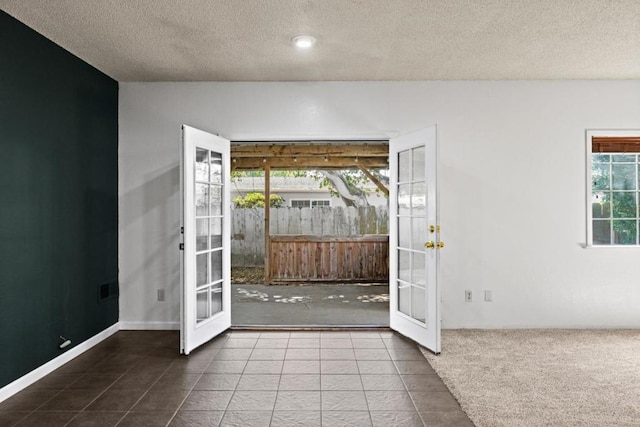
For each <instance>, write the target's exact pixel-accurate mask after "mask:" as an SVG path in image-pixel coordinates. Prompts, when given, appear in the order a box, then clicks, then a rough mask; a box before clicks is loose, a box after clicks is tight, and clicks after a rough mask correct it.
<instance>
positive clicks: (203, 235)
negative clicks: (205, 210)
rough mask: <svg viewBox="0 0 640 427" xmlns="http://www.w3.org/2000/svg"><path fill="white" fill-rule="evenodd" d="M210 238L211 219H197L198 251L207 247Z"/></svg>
mask: <svg viewBox="0 0 640 427" xmlns="http://www.w3.org/2000/svg"><path fill="white" fill-rule="evenodd" d="M208 240H209V220H208V219H196V251H198V252H200V251H204V250H206V249H207V241H208Z"/></svg>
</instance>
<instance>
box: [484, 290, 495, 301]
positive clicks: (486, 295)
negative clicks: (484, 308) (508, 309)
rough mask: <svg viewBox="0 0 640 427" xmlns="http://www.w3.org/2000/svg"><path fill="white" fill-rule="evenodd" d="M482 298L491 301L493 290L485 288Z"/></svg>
mask: <svg viewBox="0 0 640 427" xmlns="http://www.w3.org/2000/svg"><path fill="white" fill-rule="evenodd" d="M484 300H485V301H486V302H491V301H493V292H491V289H487V290H485V291H484Z"/></svg>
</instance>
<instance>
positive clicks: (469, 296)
mask: <svg viewBox="0 0 640 427" xmlns="http://www.w3.org/2000/svg"><path fill="white" fill-rule="evenodd" d="M464 300H465V302H471V301H472V300H473V295H472V294H471V291H470V290H466V291H464Z"/></svg>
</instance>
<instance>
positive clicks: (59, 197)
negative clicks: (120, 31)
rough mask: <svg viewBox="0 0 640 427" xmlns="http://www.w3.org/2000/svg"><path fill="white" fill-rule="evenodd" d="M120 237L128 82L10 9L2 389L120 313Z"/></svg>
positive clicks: (0, 254) (3, 119)
mask: <svg viewBox="0 0 640 427" xmlns="http://www.w3.org/2000/svg"><path fill="white" fill-rule="evenodd" d="M117 238H118V82H116V81H115V80H113V79H111V78H110V77H108V76H106V75H105V74H103V73H101V72H100V71H98V70H96V69H95V68H93V67H92V66H90V65H88V64H87V63H85V62H83V61H81V60H80V59H78V58H77V57H75V56H74V55H72V54H71V53H69V52H67V51H65V50H64V49H62V48H61V47H59V46H58V45H56V44H55V43H53V42H51V41H50V40H48V39H46V38H45V37H43V36H41V35H40V34H38V33H36V32H35V31H33V30H31V29H30V28H29V27H27V26H25V25H24V24H22V23H20V22H19V21H17V20H15V19H13V18H12V17H10V16H9V15H7V14H6V13H4V12H2V11H0V387H2V386H4V385H6V384H8V383H10V382H11V381H13V380H15V379H17V378H19V377H21V376H22V375H24V374H26V373H28V372H29V371H31V370H33V369H35V368H37V367H38V366H40V365H42V364H44V363H46V362H48V361H49V360H51V359H53V358H55V357H57V356H58V355H60V354H62V353H63V351H65V350H60V349H59V348H58V345H59V343H60V339H59V336H60V335H63V336H65V337H67V338H69V339H71V340H72V341H73V344H72V346H70V347H67V349H66V351H68V350H69V349H70V348H73V346H75V345H77V344H80V343H82V342H83V341H85V340H87V339H88V338H90V337H92V336H93V335H95V334H97V333H99V332H101V331H103V330H104V329H106V328H108V327H109V326H111V325H113V324H114V323H116V322H117V321H118V299H117V298H114V297H112V298H106V299H103V300H101V301H99V286H100V285H101V284H104V283H115V282H117V278H118V245H117ZM111 287H112V288H114V286H113V285H112V286H111Z"/></svg>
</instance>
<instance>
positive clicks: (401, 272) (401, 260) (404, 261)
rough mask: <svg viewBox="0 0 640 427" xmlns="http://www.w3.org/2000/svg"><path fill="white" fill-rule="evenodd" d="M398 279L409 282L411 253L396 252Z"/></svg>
mask: <svg viewBox="0 0 640 427" xmlns="http://www.w3.org/2000/svg"><path fill="white" fill-rule="evenodd" d="M398 278H399V279H400V280H404V281H407V282H410V281H411V252H409V251H403V250H398Z"/></svg>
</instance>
